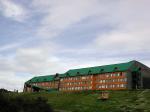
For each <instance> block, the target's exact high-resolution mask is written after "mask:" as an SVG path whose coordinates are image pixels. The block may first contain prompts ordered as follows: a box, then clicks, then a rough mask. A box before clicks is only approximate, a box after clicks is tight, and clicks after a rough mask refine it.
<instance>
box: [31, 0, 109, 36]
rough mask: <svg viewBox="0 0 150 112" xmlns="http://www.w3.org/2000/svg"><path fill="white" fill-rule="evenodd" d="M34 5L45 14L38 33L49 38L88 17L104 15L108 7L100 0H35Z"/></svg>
mask: <svg viewBox="0 0 150 112" xmlns="http://www.w3.org/2000/svg"><path fill="white" fill-rule="evenodd" d="M32 5H33V6H34V7H35V9H36V10H38V11H39V10H40V12H43V13H44V14H45V16H44V18H43V19H42V21H41V25H40V27H39V29H38V35H39V36H41V37H48V38H51V37H55V36H58V35H59V34H60V33H62V32H63V31H64V30H66V29H68V28H69V27H70V26H71V25H74V24H76V23H78V22H80V21H82V20H84V19H86V18H88V17H91V16H97V14H99V16H101V15H103V14H104V13H105V10H104V9H106V8H105V7H106V6H104V4H102V3H101V2H100V1H99V0H61V1H59V0H44V1H43V0H38V1H37V0H34V1H33V4H32Z"/></svg>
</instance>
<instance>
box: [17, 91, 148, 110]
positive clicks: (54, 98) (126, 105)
mask: <svg viewBox="0 0 150 112" xmlns="http://www.w3.org/2000/svg"><path fill="white" fill-rule="evenodd" d="M109 93H110V98H109V99H108V100H107V101H101V100H98V99H97V98H98V97H99V95H100V94H99V92H82V93H60V92H51V93H22V94H19V95H21V96H23V97H24V98H26V97H30V98H36V97H45V98H47V99H48V103H49V104H50V105H51V106H52V108H53V109H54V110H55V111H56V112H150V90H139V91H109Z"/></svg>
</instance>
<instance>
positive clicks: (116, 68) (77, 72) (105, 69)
mask: <svg viewBox="0 0 150 112" xmlns="http://www.w3.org/2000/svg"><path fill="white" fill-rule="evenodd" d="M134 62H135V61H130V62H127V63H120V64H111V65H104V66H96V67H88V68H80V69H71V70H69V71H67V72H66V73H65V74H63V76H62V77H67V76H81V75H90V74H99V73H110V72H121V71H126V70H129V69H133V68H134V69H135V67H133V65H134Z"/></svg>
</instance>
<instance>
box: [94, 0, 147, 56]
mask: <svg viewBox="0 0 150 112" xmlns="http://www.w3.org/2000/svg"><path fill="white" fill-rule="evenodd" d="M135 2H136V3H135ZM149 4H150V1H148V0H142V1H140V0H136V1H135V0H126V1H119V4H118V5H117V6H116V7H115V9H114V10H112V11H110V12H109V13H110V15H111V16H110V21H109V22H110V23H114V22H116V27H115V28H114V29H113V30H112V31H110V32H106V33H105V34H99V35H98V36H97V38H96V39H95V41H94V44H96V47H97V48H98V49H99V50H101V52H103V51H104V52H105V51H107V53H108V51H110V53H112V52H116V53H117V54H119V53H128V54H129V53H131V52H136V53H138V52H148V51H149V50H150V44H149V43H150V38H149V36H150V32H149V29H150V23H149V19H150V14H149V10H150V7H149ZM108 54H109V53H108Z"/></svg>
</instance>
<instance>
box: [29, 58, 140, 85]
mask: <svg viewBox="0 0 150 112" xmlns="http://www.w3.org/2000/svg"><path fill="white" fill-rule="evenodd" d="M135 62H137V61H130V62H127V63H119V64H111V65H104V66H95V67H87V68H80V69H70V70H68V71H67V72H66V73H64V74H56V75H58V77H60V78H63V77H68V76H69V77H73V76H82V75H90V74H100V73H110V72H121V71H127V70H132V71H135V70H138V68H137V66H136V65H135ZM56 75H46V76H39V77H33V78H32V79H31V80H29V81H27V82H26V83H34V82H49V81H54V80H56V78H55V76H56Z"/></svg>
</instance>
